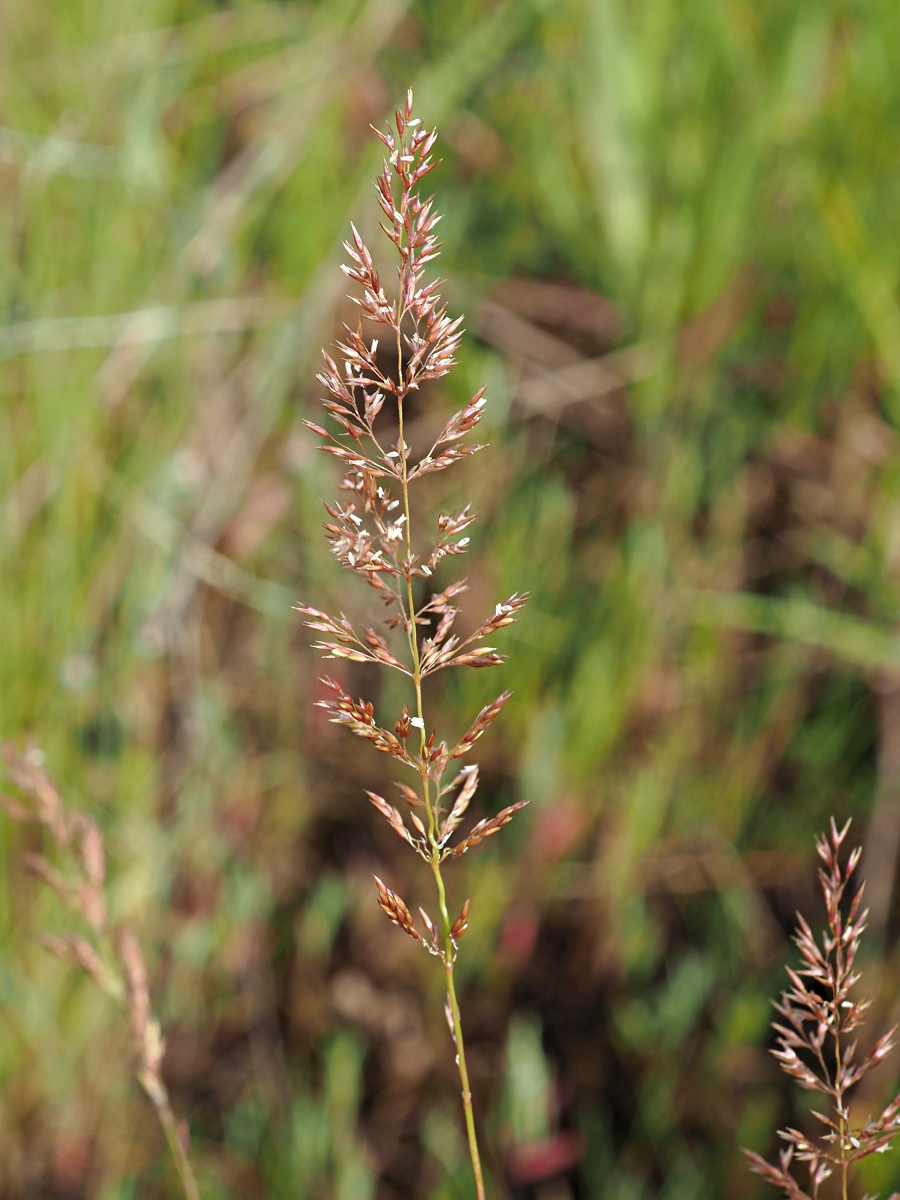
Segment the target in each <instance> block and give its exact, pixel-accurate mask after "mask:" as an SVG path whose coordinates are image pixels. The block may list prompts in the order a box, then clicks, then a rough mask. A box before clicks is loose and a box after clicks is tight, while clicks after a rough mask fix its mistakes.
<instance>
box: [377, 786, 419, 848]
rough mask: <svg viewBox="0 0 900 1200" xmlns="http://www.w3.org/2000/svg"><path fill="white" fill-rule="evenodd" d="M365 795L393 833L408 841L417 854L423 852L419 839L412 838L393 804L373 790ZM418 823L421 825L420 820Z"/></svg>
mask: <svg viewBox="0 0 900 1200" xmlns="http://www.w3.org/2000/svg"><path fill="white" fill-rule="evenodd" d="M366 795H367V796H368V797H369V799H370V800H371V801H372V803H373V804H374V805H375V807H376V808H377V809H378V811H379V812H380V813H381V815H382V816H383V817H384V819H385V820H386V821H387V823H388V824H389V825H390V827H391V829H393V831H394V833H396V834H397V836H398V837H401V838H403V840H404V841H405V842H409V844H410V846H412V848H413V849H414V850H416V851H418V852H419V854H424V847H423V846H422V843H421V841H419V840H418V839H416V838H414V837H413V835H412V834H411V833H410V832H409V830H408V829H407V828H406V826H405V825H404V823H403V818H402V817H401V815H400V813H399V812H398V811H397V809H396V808H394V806H393V804H388V802H387V800H385V799H384V798H383V797H382V796H379V795H377V794H376V793H375V792H369V791H367V792H366ZM419 824H420V825H421V822H420V823H419ZM422 832H424V831H422Z"/></svg>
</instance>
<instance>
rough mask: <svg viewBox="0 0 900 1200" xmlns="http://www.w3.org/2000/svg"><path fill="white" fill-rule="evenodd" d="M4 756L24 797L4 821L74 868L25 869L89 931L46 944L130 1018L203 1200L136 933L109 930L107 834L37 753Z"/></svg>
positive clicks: (152, 1088) (138, 1056) (13, 799)
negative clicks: (23, 827)
mask: <svg viewBox="0 0 900 1200" xmlns="http://www.w3.org/2000/svg"><path fill="white" fill-rule="evenodd" d="M0 754H2V757H3V761H4V763H5V764H6V773H7V776H8V778H9V780H10V782H11V783H12V784H13V785H14V786H15V787H16V789H17V790H18V792H19V795H18V796H6V795H3V796H0V805H2V807H3V809H4V811H5V812H6V815H7V816H8V817H10V818H11V819H12V820H15V821H24V822H29V821H30V822H36V823H38V824H40V825H42V826H43V827H44V829H46V831H47V832H48V834H49V835H50V837H51V839H52V841H53V843H54V844H55V847H56V851H57V854H58V855H60V856H61V857H62V858H63V860H66V859H67V860H68V867H67V869H66V870H65V873H64V871H62V870H60V869H58V868H57V867H55V866H54V865H53V864H52V863H50V862H49V861H48V860H47V859H46V858H44V857H43V855H40V854H30V855H27V856H26V858H25V864H26V866H27V868H28V869H29V870H30V871H31V872H32V874H34V875H36V876H37V877H38V878H39V879H41V880H42V881H43V882H44V883H46V884H47V886H48V887H50V888H52V889H53V891H55V892H56V893H57V895H58V896H59V897H60V899H61V900H62V901H63V903H64V904H65V905H66V907H67V908H68V909H69V910H70V911H71V912H72V913H73V915H75V916H76V917H78V918H79V919H80V920H81V921H82V923H83V926H84V930H85V933H84V934H81V933H68V934H66V935H65V936H64V937H50V936H45V937H44V938H42V941H43V944H44V945H45V946H46V948H47V949H48V950H49V951H50V952H51V953H52V954H55V955H56V956H57V957H58V958H60V959H62V960H63V962H67V963H70V964H73V965H75V966H77V967H80V969H81V970H82V971H84V973H85V974H86V975H89V976H90V978H91V979H92V980H93V981H94V983H95V984H96V985H97V986H98V987H99V988H100V990H101V991H103V992H104V993H105V994H106V995H107V996H109V997H110V998H111V999H112V1000H114V1001H115V1002H116V1004H118V1005H121V1006H122V1007H124V1008H125V1009H126V1010H127V1013H128V1018H129V1024H130V1027H131V1037H132V1043H133V1048H134V1057H135V1073H136V1076H137V1079H138V1082H139V1083H140V1085H141V1087H142V1088H143V1090H144V1092H145V1094H146V1095H147V1098H148V1099H149V1100H150V1103H151V1104H152V1105H153V1108H154V1111H155V1112H156V1115H157V1117H158V1119H159V1123H160V1125H161V1126H162V1130H163V1133H164V1134H165V1137H166V1142H167V1144H168V1147H169V1150H170V1152H171V1155H172V1159H173V1161H174V1163H175V1168H176V1170H177V1172H178V1177H179V1179H180V1181H181V1186H182V1189H183V1191H184V1195H185V1197H186V1200H199V1197H200V1192H199V1190H198V1188H197V1181H196V1179H195V1177H194V1172H193V1168H192V1167H191V1162H190V1158H189V1157H188V1153H187V1150H186V1148H185V1145H184V1141H183V1140H182V1136H181V1133H180V1132H179V1128H178V1124H177V1122H176V1120H175V1115H174V1113H173V1111H172V1105H171V1102H170V1100H169V1093H168V1091H167V1090H166V1085H165V1083H164V1082H163V1077H162V1060H163V1054H164V1053H165V1042H164V1040H163V1036H162V1031H161V1029H160V1025H159V1021H158V1020H157V1019H156V1017H155V1016H154V1015H153V1010H152V1008H151V1004H150V990H149V986H148V983H147V968H146V966H145V965H144V957H143V954H142V953H141V948H140V944H139V943H138V940H137V938H136V937H135V935H134V934H133V933H132V932H131V931H130V930H128V929H115V930H114V929H112V928H110V924H109V919H108V911H107V903H106V892H105V884H106V851H105V847H104V841H103V833H102V832H101V830H100V828H99V826H98V825H97V824H96V822H95V821H94V820H93V819H92V818H91V817H89V816H87V815H86V814H85V813H82V812H78V811H77V810H75V809H72V808H67V807H66V805H65V804H64V803H63V801H62V798H61V797H60V794H59V790H58V788H57V787H56V785H55V784H54V782H53V780H52V779H51V778H50V776H49V775H48V774H47V772H46V771H45V770H44V769H43V767H42V765H41V762H42V756H41V754H40V752H39V751H36V750H31V751H28V752H26V753H24V754H23V753H21V752H20V751H18V750H17V749H16V748H15V747H14V746H12V745H9V744H6V745H4V746H2V747H0Z"/></svg>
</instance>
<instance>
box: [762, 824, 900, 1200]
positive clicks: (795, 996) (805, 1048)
mask: <svg viewBox="0 0 900 1200" xmlns="http://www.w3.org/2000/svg"><path fill="white" fill-rule="evenodd" d="M849 827H850V822H849V821H848V822H847V824H846V825H845V826H844V827H843V829H841V830H838V828H837V826H836V825H835V823H834V820H832V821H831V825H830V829H829V831H828V834H827V835H825V836H823V837H820V838H817V839H816V851H817V853H818V855H819V858H820V859H821V862H822V866H821V868H820V870H819V882H820V884H821V887H822V895H823V897H824V900H825V910H826V915H827V921H828V927H827V929H826V931H825V932H824V933H823V935H822V937H821V939H820V940H819V941H817V940H816V938H815V936H814V934H813V932H812V930H811V929H810V926H809V924H808V923H807V922H806V921H805V920H804V918H803V917H802V916H800V915H799V914H798V917H797V930H796V933H795V935H794V941H795V943H796V945H797V948H798V949H799V951H800V955H801V959H802V966H801V967H800V968H799V969H798V970H796V971H794V970H791V969H790V968H788V979H789V982H790V986H789V987H788V988H787V989H786V990H785V991H784V992H783V993H782V996H781V1000H780V1002H779V1003H777V1004H776V1005H775V1009H776V1012H777V1013H778V1019H777V1020H776V1021H774V1022H773V1029H774V1030H775V1032H776V1033H777V1035H778V1037H777V1048H776V1049H775V1050H773V1051H772V1053H773V1055H774V1056H775V1058H776V1059H777V1060H778V1062H779V1064H780V1066H781V1069H782V1070H783V1071H785V1072H786V1073H787V1074H788V1075H790V1076H791V1078H792V1079H794V1080H795V1081H796V1082H797V1083H798V1084H799V1085H800V1087H802V1088H805V1089H807V1090H809V1091H816V1092H820V1093H822V1094H823V1095H825V1096H828V1097H829V1099H830V1102H831V1106H832V1107H831V1112H830V1113H828V1112H814V1113H813V1116H814V1117H815V1118H816V1119H817V1120H818V1121H819V1122H820V1123H821V1124H822V1125H824V1126H825V1129H826V1132H825V1133H824V1134H823V1135H821V1136H820V1137H819V1138H813V1137H810V1136H808V1135H806V1134H804V1133H803V1132H801V1131H800V1130H797V1129H791V1128H788V1129H782V1130H779V1135H778V1136H779V1137H780V1138H781V1139H782V1140H783V1141H784V1142H786V1143H787V1147H786V1149H785V1150H783V1151H782V1152H781V1154H780V1156H779V1165H778V1166H775V1165H774V1164H773V1163H770V1162H767V1161H766V1160H765V1159H764V1158H761V1157H760V1156H759V1155H758V1154H754V1153H752V1152H751V1151H747V1150H745V1151H744V1153H745V1154H746V1156H747V1160H748V1163H749V1166H750V1169H751V1171H754V1172H755V1173H756V1174H758V1175H761V1176H762V1177H763V1178H765V1179H767V1180H768V1181H769V1182H770V1183H772V1184H775V1186H777V1187H780V1188H781V1189H782V1191H783V1192H784V1193H785V1195H786V1196H788V1197H790V1198H791V1200H817V1198H818V1195H819V1188H820V1186H821V1184H822V1183H823V1182H824V1180H825V1179H827V1178H828V1176H829V1175H831V1174H832V1173H833V1172H834V1171H835V1170H838V1171H840V1173H841V1176H842V1179H843V1183H844V1192H845V1194H846V1177H847V1172H848V1170H849V1168H850V1166H851V1164H853V1163H854V1162H857V1161H859V1160H860V1159H863V1158H866V1157H867V1156H868V1155H870V1154H874V1153H878V1152H880V1151H883V1150H885V1149H886V1148H887V1147H888V1146H889V1145H890V1143H891V1141H892V1140H893V1139H894V1137H896V1136H897V1134H898V1133H900V1096H898V1097H897V1098H896V1099H895V1100H893V1101H892V1102H891V1103H890V1104H888V1105H887V1107H886V1108H885V1109H884V1110H883V1112H882V1113H881V1115H880V1116H879V1117H878V1118H877V1119H875V1120H873V1119H871V1118H870V1119H869V1120H868V1121H867V1122H866V1124H865V1125H862V1126H856V1127H853V1125H852V1123H851V1119H850V1111H849V1107H848V1103H847V1092H848V1091H849V1089H850V1088H852V1087H853V1086H854V1084H856V1083H858V1082H859V1081H860V1079H862V1078H863V1076H864V1075H866V1074H867V1073H868V1072H869V1071H870V1070H872V1068H873V1067H875V1066H877V1065H878V1063H880V1062H882V1061H883V1060H884V1059H885V1058H886V1056H887V1055H888V1054H889V1053H890V1052H891V1050H892V1049H893V1035H894V1032H895V1030H893V1029H891V1030H889V1031H888V1032H887V1033H885V1034H883V1035H882V1036H881V1037H880V1038H879V1039H878V1040H877V1041H876V1042H875V1044H874V1045H873V1046H872V1048H871V1049H870V1050H869V1051H868V1053H867V1054H865V1055H864V1056H863V1057H862V1058H861V1059H860V1060H859V1061H857V1060H856V1049H857V1044H856V1041H855V1040H854V1041H852V1042H850V1043H849V1044H848V1043H847V1042H846V1041H845V1039H846V1035H847V1034H849V1033H851V1032H853V1031H854V1030H855V1029H857V1028H858V1027H859V1026H860V1025H861V1024H862V1023H863V1019H864V1016H865V1013H866V1010H867V1009H868V1008H869V1005H870V1001H869V1000H867V999H864V998H861V999H855V998H853V996H852V992H853V989H854V987H855V985H856V983H857V982H858V979H859V976H858V974H857V973H856V972H855V970H854V963H855V960H856V956H857V953H858V950H859V944H860V939H861V937H862V933H863V930H864V928H865V923H866V917H867V915H868V914H867V913H866V912H865V911H864V912H860V905H861V900H862V894H863V888H862V887H859V888H858V889H857V890H856V892H855V893H854V895H853V896H852V898H851V899H850V901H849V903H846V894H847V891H848V888H849V886H850V880H851V876H852V874H853V872H854V870H855V869H856V866H857V864H858V862H859V850H858V849H857V850H854V851H853V853H852V854H851V855H850V856H849V858H848V860H847V862H846V864H845V865H844V866H843V867H842V866H841V863H840V852H841V847H842V845H843V842H844V840H845V838H846V836H847V831H848V829H849ZM807 980H809V981H810V983H809V984H808V983H807ZM832 1063H833V1064H834V1065H831V1064H832ZM794 1160H796V1162H798V1163H805V1164H807V1167H808V1171H809V1187H810V1192H809V1193H807V1192H805V1191H803V1190H802V1189H801V1188H800V1185H799V1184H798V1183H797V1181H796V1180H795V1179H794V1177H793V1175H792V1174H791V1170H790V1168H791V1164H792V1162H793V1161H794Z"/></svg>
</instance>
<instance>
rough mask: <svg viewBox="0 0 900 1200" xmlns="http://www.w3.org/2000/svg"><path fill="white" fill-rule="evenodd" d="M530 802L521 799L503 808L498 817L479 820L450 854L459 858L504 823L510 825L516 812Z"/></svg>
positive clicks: (492, 834)
mask: <svg viewBox="0 0 900 1200" xmlns="http://www.w3.org/2000/svg"><path fill="white" fill-rule="evenodd" d="M527 804H528V801H527V800H520V801H519V802H518V803H517V804H511V805H510V806H509V808H503V809H501V810H500V812H498V813H497V815H496V817H487V818H486V819H485V820H484V821H479V822H478V824H477V825H476V826H475V828H474V829H473V830H472V832H471V833H470V834H469V836H468V837H467V838H465V839H464V840H463V841H461V842H460V843H459V845H458V846H454V847H453V850H452V851H450V854H451V855H452V857H453V858H459V856H460V855H461V854H465V853H466V851H467V850H471V849H472V847H473V846H477V845H478V843H479V842H483V841H484V839H485V838H489V837H493V836H494V834H495V833H499V832H500V830H501V829H502V828H503V826H504V825H508V824H509V823H510V821H511V820H512V819H513V817H514V816H515V815H516V813H518V812H521V811H522V809H523V808H524V807H525V806H526V805H527Z"/></svg>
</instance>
